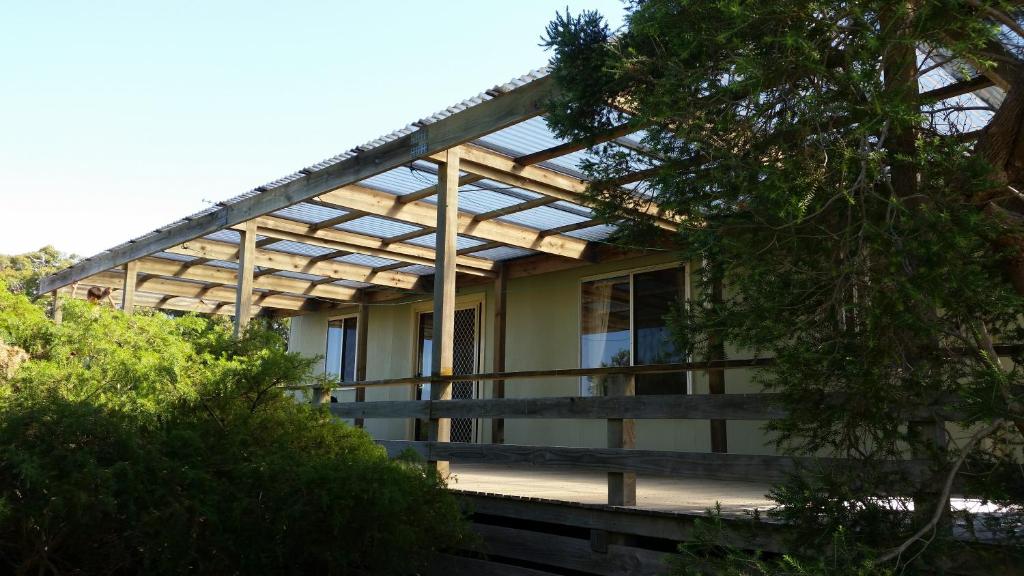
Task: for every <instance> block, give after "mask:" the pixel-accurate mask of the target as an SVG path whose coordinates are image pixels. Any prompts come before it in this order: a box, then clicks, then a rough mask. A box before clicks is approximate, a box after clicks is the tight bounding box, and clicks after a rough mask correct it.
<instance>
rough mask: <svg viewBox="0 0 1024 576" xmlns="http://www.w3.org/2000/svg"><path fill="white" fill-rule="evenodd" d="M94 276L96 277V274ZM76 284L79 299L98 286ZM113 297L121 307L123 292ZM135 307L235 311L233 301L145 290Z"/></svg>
mask: <svg viewBox="0 0 1024 576" xmlns="http://www.w3.org/2000/svg"><path fill="white" fill-rule="evenodd" d="M92 278H95V276H93V277H92ZM76 284H77V285H78V288H79V289H78V291H77V292H76V293H75V294H74V295H73V296H71V297H72V298H76V299H78V300H85V299H86V296H85V293H86V291H87V290H88V289H89V288H90V287H92V286H98V285H97V284H91V283H90V279H86V280H82V281H80V282H77V283H76ZM111 298H112V299H113V300H114V304H115V305H116V306H118V307H120V305H121V292H120V291H117V292H114V293H112V294H111ZM135 307H136V308H140V307H142V308H153V309H156V310H175V311H179V312H196V313H199V314H223V315H226V316H233V315H234V313H235V312H234V310H235V305H234V304H233V303H231V304H227V303H222V302H218V303H215V304H210V303H207V302H202V301H196V300H194V299H191V298H183V297H173V296H172V297H167V296H161V295H159V294H147V293H144V292H138V293H136V294H135ZM257 312H259V307H257V306H253V313H257Z"/></svg>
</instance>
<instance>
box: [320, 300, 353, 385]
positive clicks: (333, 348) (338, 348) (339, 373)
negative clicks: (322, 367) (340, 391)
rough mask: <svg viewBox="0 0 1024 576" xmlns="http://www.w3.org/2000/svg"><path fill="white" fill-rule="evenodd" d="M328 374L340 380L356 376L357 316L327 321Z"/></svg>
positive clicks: (351, 380)
mask: <svg viewBox="0 0 1024 576" xmlns="http://www.w3.org/2000/svg"><path fill="white" fill-rule="evenodd" d="M326 362H327V364H326V371H327V374H328V375H330V376H332V377H334V378H337V379H338V381H339V382H353V381H355V378H356V317H355V316H349V317H347V318H340V319H338V320H331V321H330V322H328V323H327V354H326Z"/></svg>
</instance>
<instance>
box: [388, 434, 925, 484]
mask: <svg viewBox="0 0 1024 576" xmlns="http://www.w3.org/2000/svg"><path fill="white" fill-rule="evenodd" d="M377 443H378V444H380V445H381V446H383V447H384V449H385V450H387V452H388V455H389V456H390V457H393V458H394V457H397V456H399V455H401V454H402V453H403V452H406V451H411V452H413V453H415V454H417V455H418V456H419V457H421V458H423V459H425V460H428V461H429V460H447V461H451V462H461V463H465V464H503V465H509V464H512V465H531V466H546V467H553V468H570V469H573V470H590V471H596V472H629V473H639V474H650V475H662V476H673V477H680V478H703V479H710V480H729V481H734V480H737V481H747V482H749V481H762V482H781V481H783V480H786V479H787V478H789V477H790V476H791V475H792V474H795V473H798V472H799V471H801V470H805V469H806V470H827V469H834V468H836V467H839V466H842V465H843V464H844V463H846V464H847V465H849V464H850V463H851V461H850V460H844V459H841V458H811V457H794V456H775V455H754V454H725V453H715V452H676V451H665V450H638V449H635V448H575V447H564V446H526V445H515V444H466V443H462V442H428V441H412V440H378V441H377ZM877 464H878V466H879V468H880V470H882V471H885V472H893V473H897V472H898V473H901V474H902V475H903V476H904V478H905V480H906V486H900V485H895V486H892V487H891V488H892V489H893V492H894V493H898V492H899V491H901V489H904V490H905V489H906V488H907V487H909V486H911V485H913V484H915V483H919V482H922V481H924V480H926V479H928V478H929V477H930V475H931V470H930V468H929V462H928V461H926V460H913V459H909V460H889V461H880V462H878V463H877Z"/></svg>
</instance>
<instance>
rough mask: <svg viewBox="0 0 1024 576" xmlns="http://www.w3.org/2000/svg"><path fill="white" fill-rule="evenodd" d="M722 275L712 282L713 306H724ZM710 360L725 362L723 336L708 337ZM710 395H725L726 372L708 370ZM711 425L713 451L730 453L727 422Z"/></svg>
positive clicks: (714, 334) (716, 334)
mask: <svg viewBox="0 0 1024 576" xmlns="http://www.w3.org/2000/svg"><path fill="white" fill-rule="evenodd" d="M722 298H723V297H722V275H721V274H720V273H717V271H716V272H715V273H714V279H713V280H712V282H711V305H712V306H719V305H721V304H722ZM708 360H725V342H724V341H723V340H722V336H721V334H719V333H718V332H712V333H711V334H710V335H709V336H708ZM708 393H709V394H725V370H724V369H722V368H710V369H708ZM710 424H711V451H712V452H728V451H729V442H728V432H727V430H728V429H727V426H726V423H725V420H719V419H714V420H711V421H710Z"/></svg>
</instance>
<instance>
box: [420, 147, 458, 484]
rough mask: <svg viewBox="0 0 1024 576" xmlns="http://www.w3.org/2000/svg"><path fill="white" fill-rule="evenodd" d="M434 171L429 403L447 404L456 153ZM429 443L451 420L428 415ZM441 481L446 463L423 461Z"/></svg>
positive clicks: (446, 437) (446, 435) (447, 431)
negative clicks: (433, 260) (435, 213)
mask: <svg viewBox="0 0 1024 576" xmlns="http://www.w3.org/2000/svg"><path fill="white" fill-rule="evenodd" d="M444 155H445V161H444V163H442V164H441V165H440V166H439V167H438V171H437V232H436V233H435V248H434V252H435V262H434V332H433V344H432V347H431V364H430V375H431V377H432V378H431V381H430V399H431V400H450V399H451V397H452V384H451V382H445V381H440V380H437V379H436V378H437V377H438V376H441V377H445V376H451V375H452V372H453V364H454V361H455V348H454V344H455V343H454V337H455V259H456V251H457V249H458V247H457V244H456V240H457V238H458V236H457V235H458V228H459V153H458V149H455V148H451V149H448V150H447V151H446V152H445V153H444ZM427 439H428V440H429V441H430V442H449V441H450V440H451V419H450V418H435V417H434V415H433V414H431V415H430V425H429V427H428V431H427ZM427 461H428V463H430V464H431V465H433V466H434V467H435V468H436V469H437V472H438V474H439V475H440V476H441V477H442V478H447V477H448V462H447V461H437V460H434V459H433V458H430V457H428V458H427Z"/></svg>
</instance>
